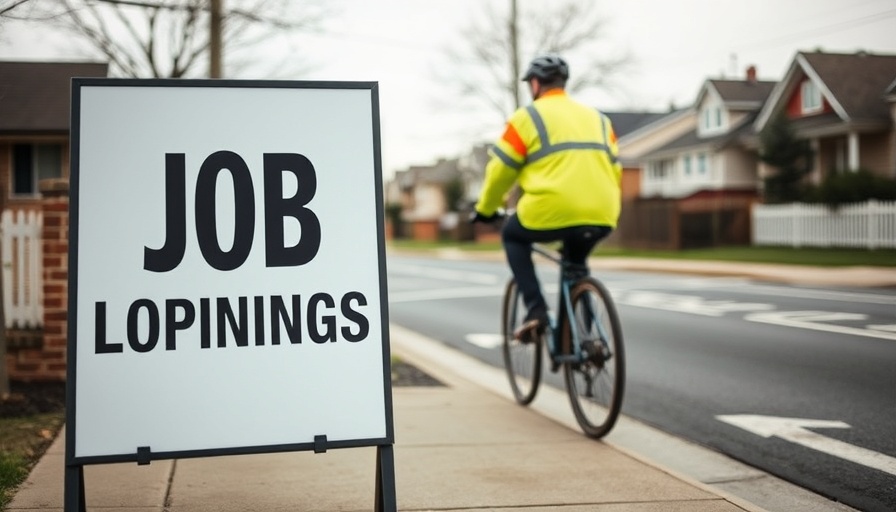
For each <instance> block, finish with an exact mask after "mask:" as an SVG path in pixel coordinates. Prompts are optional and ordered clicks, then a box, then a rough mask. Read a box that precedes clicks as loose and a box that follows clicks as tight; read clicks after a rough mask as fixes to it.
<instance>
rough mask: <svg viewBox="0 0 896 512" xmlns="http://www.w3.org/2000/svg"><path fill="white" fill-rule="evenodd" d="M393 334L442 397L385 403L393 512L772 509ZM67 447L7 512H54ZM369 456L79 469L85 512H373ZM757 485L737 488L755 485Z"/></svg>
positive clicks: (428, 390) (778, 502)
mask: <svg viewBox="0 0 896 512" xmlns="http://www.w3.org/2000/svg"><path fill="white" fill-rule="evenodd" d="M391 331H392V342H391V347H392V351H393V353H394V354H396V355H398V356H399V357H401V358H402V359H403V360H405V361H406V362H408V363H410V364H413V365H414V366H417V367H418V368H420V369H422V370H423V371H425V372H426V373H428V374H429V375H431V376H433V377H435V378H436V379H438V380H440V381H441V382H442V383H444V384H445V386H441V387H415V388H406V387H396V388H394V390H393V400H394V404H393V405H394V411H393V412H394V424H395V436H396V444H395V447H394V453H395V473H396V474H395V477H396V493H397V501H398V509H399V510H402V511H413V510H452V511H465V510H467V511H473V510H478V511H481V510H498V511H500V510H505V511H509V510H525V511H527V512H535V511H543V510H564V511H569V512H577V511H586V510H588V511H613V512H622V511H637V512H651V511H697V512H700V511H719V512H724V511H745V510H746V511H758V510H766V509H765V508H763V507H760V506H758V505H756V504H753V503H750V502H748V501H746V500H744V499H741V498H736V497H734V495H733V494H730V493H728V492H726V491H724V490H722V489H721V488H720V487H715V486H714V487H710V486H709V485H706V484H702V483H700V482H698V481H697V480H695V479H692V478H690V477H687V476H683V475H682V474H678V473H676V472H674V471H671V470H669V469H668V468H666V467H662V466H660V465H659V464H657V463H655V462H652V461H650V460H648V459H647V458H644V457H643V456H641V455H638V454H637V453H635V452H634V451H632V450H629V449H627V448H625V444H626V443H633V444H634V445H636V446H641V447H644V448H647V449H648V451H649V450H651V449H652V448H651V447H650V442H645V441H643V440H642V439H643V438H638V436H637V435H635V437H634V438H632V435H633V434H632V430H631V428H630V426H627V423H630V420H627V419H624V420H623V421H621V422H620V424H619V425H618V426H617V429H616V430H614V432H612V433H611V434H610V435H609V436H608V438H607V440H606V441H605V442H597V441H593V440H590V439H588V438H586V437H585V436H583V435H582V434H581V433H580V432H579V431H578V429H577V427H576V425H575V423H574V420H573V419H572V414H571V413H570V412H569V406H568V403H567V402H566V399H565V395H563V396H560V397H558V396H552V394H553V395H558V394H560V395H562V392H560V391H556V390H551V389H549V388H547V387H543V388H542V390H541V391H540V392H539V393H540V395H539V397H538V398H537V399H536V401H535V402H534V403H533V407H531V408H523V407H520V406H518V405H516V404H515V403H514V402H513V401H512V400H511V399H510V398H509V392H507V391H506V390H507V383H506V379H504V376H503V371H502V370H500V369H496V368H492V367H485V365H484V364H483V363H480V362H478V361H475V360H473V359H470V358H468V357H467V356H464V355H462V354H460V353H459V352H457V351H454V350H452V349H449V348H447V347H445V346H443V345H441V344H440V343H438V342H435V341H433V340H427V339H425V338H422V337H420V336H419V335H416V334H415V333H412V332H410V331H407V330H405V329H402V328H400V327H398V326H392V328H391ZM346 421H351V415H350V414H347V416H346ZM63 439H64V436H59V438H58V439H57V440H56V441H55V442H54V444H53V445H52V447H51V448H50V450H49V451H48V452H47V454H46V455H45V456H44V457H43V459H42V460H41V461H40V463H39V464H38V465H37V466H36V467H35V468H34V470H33V471H32V473H31V475H30V476H29V478H28V480H27V481H26V483H25V484H24V485H23V486H22V487H21V488H20V490H19V492H18V494H17V495H16V496H15V498H14V500H13V502H12V504H11V506H10V507H9V509H8V510H9V511H10V512H12V511H17V512H20V511H34V510H46V511H61V510H62V507H63V466H64V446H63ZM613 439H617V440H618V442H616V441H613ZM661 439H662V438H661ZM669 439H671V438H669ZM671 443H674V441H672V442H671ZM654 444H656V445H667V444H670V442H667V441H666V440H661V441H659V442H656V441H654ZM375 457H376V449H375V448H350V449H337V450H330V451H328V452H326V453H323V454H314V453H311V452H297V453H281V454H264V455H243V456H228V457H209V458H200V459H182V460H166V461H155V462H153V463H152V464H150V465H149V466H137V465H136V464H109V465H94V466H86V467H85V481H86V497H87V504H88V510H103V511H120V512H138V511H165V512H187V511H189V512H200V511H216V512H229V511H233V512H237V511H239V512H245V511H281V510H283V511H286V510H290V511H295V510H302V511H316V510H320V511H331V510H340V511H361V510H372V509H373V506H374V496H375V489H374V487H375ZM680 457H684V458H688V459H693V458H694V457H693V456H692V455H685V454H679V455H678V456H677V458H680ZM755 473H757V474H747V475H746V476H744V475H740V477H742V478H743V480H747V481H754V480H756V479H760V478H762V477H763V475H761V474H758V472H755ZM740 477H735V476H726V477H723V478H726V479H738V478H740ZM772 489H780V490H774V491H771V492H772V493H773V494H779V495H773V496H765V498H767V502H768V503H772V504H775V506H774V507H772V508H769V510H813V511H814V510H835V511H842V510H849V509H848V508H846V507H843V506H842V505H839V504H834V503H832V502H829V501H827V500H825V499H823V498H820V497H817V496H815V495H812V494H811V493H807V492H805V491H802V490H799V489H796V488H793V487H787V486H785V487H783V488H779V487H772ZM765 494H768V491H765Z"/></svg>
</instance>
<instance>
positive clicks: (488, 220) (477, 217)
mask: <svg viewBox="0 0 896 512" xmlns="http://www.w3.org/2000/svg"><path fill="white" fill-rule="evenodd" d="M502 218H504V215H503V214H502V213H501V212H500V211H498V212H495V213H493V214H491V215H484V214H482V213H479V212H477V211H474V212H473V213H472V214H470V224H475V223H477V222H481V223H483V224H492V223H494V222H498V221H499V220H501V219H502Z"/></svg>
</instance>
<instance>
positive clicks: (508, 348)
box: [501, 279, 544, 405]
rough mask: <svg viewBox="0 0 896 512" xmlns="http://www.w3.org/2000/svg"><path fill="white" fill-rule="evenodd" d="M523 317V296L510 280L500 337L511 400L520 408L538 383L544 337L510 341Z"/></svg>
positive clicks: (534, 390)
mask: <svg viewBox="0 0 896 512" xmlns="http://www.w3.org/2000/svg"><path fill="white" fill-rule="evenodd" d="M525 316H526V306H525V304H524V303H523V297H522V295H521V294H520V292H519V289H518V288H517V286H516V281H514V280H513V279H511V280H510V281H509V282H508V283H507V288H506V289H505V290H504V305H503V308H502V311H501V334H502V335H503V337H504V342H503V349H504V367H505V368H506V369H507V378H508V379H509V380H510V389H511V390H512V391H513V397H514V399H516V401H517V403H518V404H520V405H528V404H529V403H530V402H532V400H533V399H534V398H535V393H537V392H538V384H539V383H540V382H541V354H542V349H541V347H542V345H543V344H544V337H539V338H538V339H537V340H535V341H530V342H527V343H523V342H521V341H519V340H517V339H514V337H513V332H514V331H515V330H516V328H517V327H519V326H520V325H521V324H522V323H523V320H524V318H525Z"/></svg>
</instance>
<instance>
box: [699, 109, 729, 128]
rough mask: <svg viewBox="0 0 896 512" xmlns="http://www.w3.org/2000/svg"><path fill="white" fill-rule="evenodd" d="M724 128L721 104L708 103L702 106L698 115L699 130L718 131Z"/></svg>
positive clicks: (723, 114)
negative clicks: (701, 111)
mask: <svg viewBox="0 0 896 512" xmlns="http://www.w3.org/2000/svg"><path fill="white" fill-rule="evenodd" d="M724 128H725V113H724V112H723V109H722V106H721V105H709V106H706V107H704V108H703V113H702V115H701V116H700V131H701V132H704V133H712V132H719V131H722V130H724Z"/></svg>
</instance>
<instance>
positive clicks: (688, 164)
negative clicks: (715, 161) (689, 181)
mask: <svg viewBox="0 0 896 512" xmlns="http://www.w3.org/2000/svg"><path fill="white" fill-rule="evenodd" d="M684 175H685V176H690V175H691V155H684Z"/></svg>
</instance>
